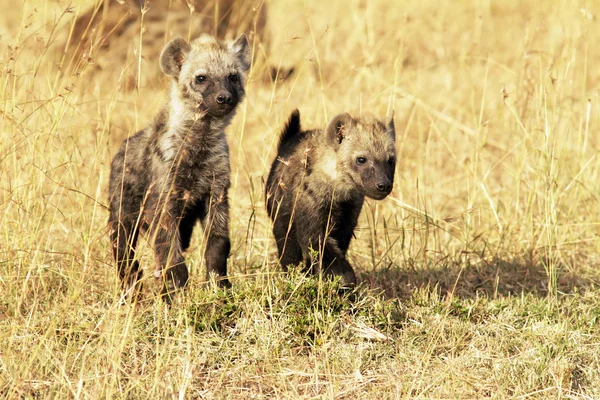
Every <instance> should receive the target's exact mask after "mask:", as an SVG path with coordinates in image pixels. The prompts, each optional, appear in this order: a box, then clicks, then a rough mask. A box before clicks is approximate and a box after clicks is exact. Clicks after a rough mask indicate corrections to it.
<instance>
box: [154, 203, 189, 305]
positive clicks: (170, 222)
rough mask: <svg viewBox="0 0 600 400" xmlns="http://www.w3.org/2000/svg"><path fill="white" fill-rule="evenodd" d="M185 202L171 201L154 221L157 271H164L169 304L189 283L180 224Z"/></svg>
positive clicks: (165, 293) (165, 289) (158, 213)
mask: <svg viewBox="0 0 600 400" xmlns="http://www.w3.org/2000/svg"><path fill="white" fill-rule="evenodd" d="M184 208H185V202H184V201H183V200H170V201H167V202H166V204H164V205H163V206H162V207H161V209H162V210H161V211H162V212H159V211H158V210H157V216H156V218H157V220H155V221H154V227H153V228H154V229H153V237H154V257H155V259H156V264H157V271H158V272H162V271H164V279H165V285H164V289H163V293H162V294H163V296H164V297H165V300H166V301H167V302H169V301H170V296H171V295H172V294H173V292H174V291H175V290H176V289H177V288H182V287H184V286H185V285H186V284H187V281H188V277H189V274H188V269H187V266H186V265H185V259H184V257H183V249H182V243H181V237H180V233H179V223H180V220H181V217H182V215H183V211H184Z"/></svg>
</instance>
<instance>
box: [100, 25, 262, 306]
mask: <svg viewBox="0 0 600 400" xmlns="http://www.w3.org/2000/svg"><path fill="white" fill-rule="evenodd" d="M160 67H161V69H162V71H163V72H164V73H165V74H166V75H168V76H171V77H172V81H173V82H172V86H171V94H170V98H169V100H168V102H167V104H166V106H165V107H164V108H163V109H162V110H161V111H160V112H159V114H158V115H157V116H156V118H155V119H154V122H153V123H152V124H151V125H150V126H149V127H147V128H146V129H144V130H143V131H140V132H138V133H136V134H135V135H134V136H131V137H129V138H128V139H127V140H125V142H124V143H123V145H122V146H121V149H120V150H119V152H118V153H117V155H116V156H115V158H114V159H113V161H112V165H111V172H110V185H109V186H110V189H109V190H110V218H109V224H110V226H111V228H112V229H111V239H112V248H113V255H114V258H115V260H116V262H117V267H118V271H119V275H120V278H121V281H122V283H123V286H124V288H125V289H127V288H130V287H132V286H134V285H136V283H137V282H138V281H139V279H140V277H141V275H142V271H141V269H140V265H139V263H138V261H137V260H136V259H135V248H136V244H137V241H138V237H139V233H141V232H147V233H148V234H149V237H150V241H151V243H152V244H153V247H154V254H155V258H156V275H157V276H163V278H164V279H165V286H164V292H163V295H166V299H167V300H170V296H169V293H171V292H172V291H173V290H174V289H176V288H180V287H183V286H184V285H185V284H186V282H187V280H188V269H187V267H186V265H185V260H184V252H185V251H186V249H187V248H188V246H189V244H190V237H191V235H192V231H193V229H194V226H195V224H196V222H197V221H198V220H200V222H201V223H202V226H203V228H204V233H205V235H206V238H207V244H206V253H205V259H206V269H207V275H208V274H209V273H211V272H213V273H216V274H217V276H218V277H219V278H220V281H219V284H220V285H221V286H229V285H230V284H229V281H228V280H227V277H226V275H227V257H228V256H229V250H230V242H229V228H228V222H229V207H228V203H227V190H228V189H229V181H230V179H229V176H230V167H229V148H228V146H227V141H226V138H225V132H224V130H225V128H226V127H227V126H228V125H229V123H230V121H231V119H232V117H233V115H234V113H235V110H236V106H237V105H238V104H239V102H240V101H241V100H242V98H243V97H244V79H245V76H246V72H247V71H248V69H249V68H250V49H249V46H248V41H247V39H246V36H245V35H242V36H240V37H239V38H238V39H237V40H235V41H218V40H216V39H215V38H213V37H211V36H201V37H199V38H198V39H196V40H194V41H193V42H191V43H189V44H188V43H187V42H186V41H185V40H184V39H181V38H176V39H173V40H172V41H170V42H169V43H167V45H166V46H165V48H164V49H163V51H162V53H161V55H160ZM138 289H139V288H138Z"/></svg>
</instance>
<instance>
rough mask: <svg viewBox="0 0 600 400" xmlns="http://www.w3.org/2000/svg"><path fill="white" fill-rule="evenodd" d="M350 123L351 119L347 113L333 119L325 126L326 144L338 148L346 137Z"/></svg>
mask: <svg viewBox="0 0 600 400" xmlns="http://www.w3.org/2000/svg"><path fill="white" fill-rule="evenodd" d="M352 121H353V120H352V117H351V116H350V114H348V113H342V114H338V115H336V116H335V117H333V119H332V120H331V121H329V123H328V124H327V128H325V136H326V137H327V142H328V143H329V144H331V145H333V146H334V147H337V146H339V145H340V143H342V140H344V138H345V137H346V135H348V130H349V129H350V126H351V125H352Z"/></svg>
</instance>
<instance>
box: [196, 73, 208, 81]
mask: <svg viewBox="0 0 600 400" xmlns="http://www.w3.org/2000/svg"><path fill="white" fill-rule="evenodd" d="M205 81H206V77H205V76H204V75H198V76H197V77H196V83H204V82H205Z"/></svg>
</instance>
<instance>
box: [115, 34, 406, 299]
mask: <svg viewBox="0 0 600 400" xmlns="http://www.w3.org/2000/svg"><path fill="white" fill-rule="evenodd" d="M160 66H161V69H162V70H163V72H164V73H165V74H167V75H169V76H171V77H172V78H173V83H172V88H171V96H170V99H169V102H168V104H167V106H166V107H164V108H163V110H162V111H161V112H160V113H159V114H158V116H157V117H156V118H155V120H154V122H153V123H152V124H151V125H150V126H149V127H148V128H146V129H145V130H143V131H140V132H138V133H137V134H135V135H134V136H132V137H130V138H128V139H127V140H126V141H125V142H124V143H123V145H122V146H121V149H120V150H119V152H118V153H117V155H116V156H115V158H114V160H113V162H112V166H111V174H110V185H109V186H110V187H109V191H110V218H109V224H110V226H111V239H112V247H113V255H114V258H115V259H116V261H117V267H118V270H119V275H120V278H121V281H122V283H123V286H124V288H125V289H129V288H135V289H136V290H139V289H140V288H139V280H140V278H141V275H142V270H141V269H140V265H139V263H138V261H137V260H136V258H135V248H136V244H137V241H138V237H139V234H140V233H141V232H148V233H149V236H150V239H151V242H153V246H154V253H155V258H156V275H157V277H160V276H163V279H164V290H163V295H164V298H165V299H166V300H167V301H170V299H171V296H170V295H171V294H172V292H173V291H174V290H175V289H177V288H180V287H183V286H184V285H185V284H186V282H187V280H188V270H187V267H186V265H185V260H184V252H185V251H186V249H187V248H188V247H189V244H190V238H191V235H192V231H193V229H194V226H195V224H196V222H197V221H198V220H199V221H200V222H201V223H202V225H203V228H204V233H205V236H206V239H207V241H206V252H205V260H206V268H207V275H209V274H210V273H211V272H212V273H216V274H217V276H218V277H219V278H220V280H219V284H220V285H221V286H225V287H227V286H230V284H229V281H228V280H227V258H228V256H229V250H230V241H229V229H228V223H229V207H228V203H227V201H228V200H227V190H228V189H229V185H230V179H229V175H230V167H229V150H228V147H227V141H226V138H225V133H224V129H225V128H226V127H227V125H228V124H229V122H230V121H231V118H232V117H233V115H234V113H235V109H236V106H237V105H238V103H239V102H240V100H241V99H242V98H243V96H244V80H245V76H246V72H247V71H248V69H249V67H250V50H249V47H248V41H247V40H246V37H245V36H244V35H242V36H241V37H240V38H239V39H237V40H236V41H234V42H223V41H218V40H216V39H214V38H213V37H211V36H201V37H200V38H198V39H196V40H195V41H193V42H192V43H190V44H188V43H187V42H186V41H185V40H183V39H181V38H177V39H174V40H172V41H171V42H169V43H168V44H167V45H166V46H165V48H164V49H163V51H162V53H161V56H160ZM394 141H395V133H394V122H393V117H390V118H389V120H388V121H387V123H384V122H382V121H379V120H376V119H369V118H363V119H355V118H352V117H351V116H350V115H349V114H340V115H338V116H336V117H335V118H333V120H332V121H331V122H330V123H329V124H328V126H327V127H326V128H325V130H317V129H315V130H310V131H302V130H301V128H300V115H299V113H298V111H295V112H294V113H293V114H292V116H291V117H290V120H289V122H288V124H287V126H286V128H285V129H284V131H283V133H282V135H281V140H280V143H279V148H278V155H277V158H276V160H275V162H274V163H273V166H272V168H271V172H270V174H269V178H268V182H267V209H268V212H269V215H270V217H271V218H272V220H273V224H274V228H273V232H274V234H275V238H276V239H277V248H278V250H279V257H280V261H281V264H282V265H283V268H284V269H287V268H288V266H289V265H292V264H300V263H304V265H305V266H307V268H310V269H311V270H312V271H313V272H318V271H323V272H324V273H325V274H330V275H340V276H341V277H342V279H343V280H344V282H345V283H347V284H354V283H355V282H356V276H355V274H354V271H353V270H352V267H351V266H350V264H349V263H348V261H347V260H346V251H347V250H348V246H349V244H350V240H351V238H352V235H353V231H354V228H355V227H356V223H357V220H358V216H359V214H360V210H361V208H362V204H363V202H364V198H365V196H367V197H371V198H373V199H383V198H384V197H386V196H387V195H388V194H389V193H390V191H391V190H392V185H393V179H394V169H395V150H394V149H395V147H394ZM311 250H313V251H311ZM316 254H319V256H318V257H317V258H315V257H314V256H315V255H316Z"/></svg>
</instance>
